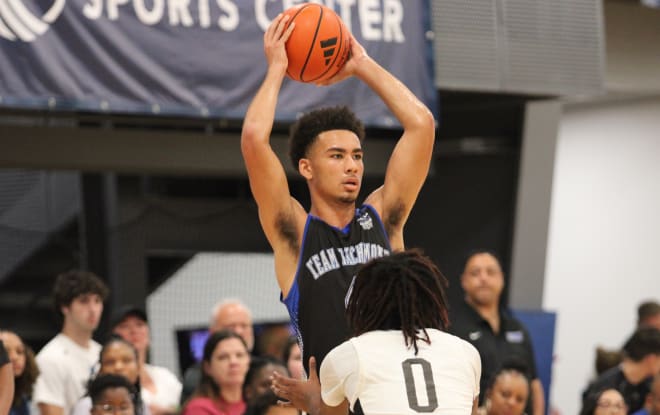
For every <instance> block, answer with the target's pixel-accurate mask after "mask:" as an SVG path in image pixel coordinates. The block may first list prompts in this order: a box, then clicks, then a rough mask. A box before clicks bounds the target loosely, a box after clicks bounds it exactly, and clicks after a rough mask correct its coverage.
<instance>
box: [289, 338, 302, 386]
mask: <svg viewBox="0 0 660 415" xmlns="http://www.w3.org/2000/svg"><path fill="white" fill-rule="evenodd" d="M284 363H285V364H286V368H287V369H288V370H289V373H290V374H291V377H292V378H294V379H305V369H304V368H303V364H302V352H301V351H300V345H298V339H297V338H296V337H294V336H291V337H289V341H288V342H287V344H286V347H285V348H284Z"/></svg>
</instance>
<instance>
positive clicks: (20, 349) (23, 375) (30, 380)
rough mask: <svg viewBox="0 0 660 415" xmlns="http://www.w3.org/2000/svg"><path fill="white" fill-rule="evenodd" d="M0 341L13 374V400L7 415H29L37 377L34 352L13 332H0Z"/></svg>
mask: <svg viewBox="0 0 660 415" xmlns="http://www.w3.org/2000/svg"><path fill="white" fill-rule="evenodd" d="M0 340H2V342H3V343H4V345H5V349H7V354H8V355H9V360H10V361H11V365H12V369H13V372H14V400H13V402H12V405H11V410H10V411H9V415H29V414H30V398H31V396H32V388H33V386H34V382H35V381H36V380H37V376H38V375H39V368H38V367H37V362H36V361H35V360H34V352H33V351H32V349H31V348H30V347H28V346H26V345H25V344H24V343H23V340H22V339H21V338H20V337H18V335H17V334H16V333H14V332H11V331H3V330H0Z"/></svg>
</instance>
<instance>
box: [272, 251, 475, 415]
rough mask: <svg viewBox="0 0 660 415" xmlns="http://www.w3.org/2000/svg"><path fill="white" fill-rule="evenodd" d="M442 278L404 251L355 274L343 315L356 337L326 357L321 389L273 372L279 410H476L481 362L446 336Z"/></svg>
mask: <svg viewBox="0 0 660 415" xmlns="http://www.w3.org/2000/svg"><path fill="white" fill-rule="evenodd" d="M446 286H447V280H446V279H445V277H444V276H443V275H442V274H441V273H440V271H439V270H438V268H437V267H436V266H435V265H434V264H433V262H431V260H430V259H429V258H427V257H425V256H423V255H421V254H420V252H419V251H416V250H411V251H404V252H399V253H395V254H392V255H391V256H389V257H383V258H377V259H374V260H373V261H371V262H369V263H368V264H367V265H365V266H364V267H363V268H361V269H360V270H359V271H358V274H357V277H356V279H355V284H354V287H353V292H352V293H351V297H350V299H349V302H348V307H347V309H346V315H347V317H348V321H349V325H350V326H351V329H352V331H353V335H354V336H355V337H353V338H351V339H350V340H348V341H346V342H344V343H342V344H340V345H339V346H337V347H335V348H334V349H332V350H331V351H330V353H328V355H327V356H326V358H325V360H324V361H323V363H322V364H321V377H320V385H319V378H318V377H317V375H316V369H315V363H314V360H313V359H312V361H311V362H310V371H311V372H310V378H309V380H307V381H299V380H295V379H292V378H287V377H284V376H282V375H279V374H273V385H272V389H273V391H274V392H275V393H276V394H277V395H278V396H280V397H282V398H285V399H287V400H288V401H289V402H288V403H283V404H284V405H286V406H290V405H293V406H295V407H296V408H298V409H300V410H303V411H305V412H308V413H310V414H312V415H319V414H323V415H327V414H332V415H334V414H337V415H339V414H342V415H346V414H347V413H348V409H349V407H350V409H351V411H352V412H354V413H364V414H367V415H369V414H385V413H388V414H415V413H419V412H424V413H436V414H444V415H459V414H461V415H467V414H470V413H472V412H473V411H475V410H476V408H477V403H478V395H479V377H480V375H481V360H480V358H479V353H478V352H477V349H475V348H474V346H472V345H471V344H470V343H468V342H466V341H465V340H462V339H460V338H458V337H456V336H453V335H451V334H448V333H446V332H445V331H444V330H445V329H446V328H447V322H448V318H447V302H446V299H445V294H444V290H445V288H446Z"/></svg>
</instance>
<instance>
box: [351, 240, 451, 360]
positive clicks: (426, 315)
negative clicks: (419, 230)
mask: <svg viewBox="0 0 660 415" xmlns="http://www.w3.org/2000/svg"><path fill="white" fill-rule="evenodd" d="M447 285H448V284H447V279H446V278H445V277H444V275H442V273H441V272H440V270H439V269H438V267H437V266H436V265H435V264H434V263H433V261H431V259H430V258H428V257H427V256H425V255H423V254H422V252H421V251H420V250H418V249H411V250H407V251H403V252H398V253H394V254H392V255H390V256H386V257H382V258H378V259H374V260H372V261H370V262H368V263H367V264H365V265H364V266H363V267H362V268H360V270H359V271H358V273H357V275H356V277H355V281H354V285H353V288H352V292H351V293H350V294H349V295H350V298H349V301H348V306H347V308H346V315H347V319H348V323H349V325H350V327H351V329H352V330H353V335H354V336H359V335H361V334H363V333H366V332H368V331H373V330H401V331H402V332H403V336H404V339H405V342H406V346H408V347H413V348H414V349H415V354H417V352H418V351H419V348H418V346H417V341H418V340H421V341H424V342H426V343H427V344H430V343H431V340H430V338H429V335H428V333H427V331H426V329H429V328H432V329H438V330H446V329H447V327H448V325H449V318H448V317H447V299H446V297H445V289H446V287H447Z"/></svg>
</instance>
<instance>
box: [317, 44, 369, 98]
mask: <svg viewBox="0 0 660 415" xmlns="http://www.w3.org/2000/svg"><path fill="white" fill-rule="evenodd" d="M348 41H349V42H350V50H349V53H348V60H347V61H346V63H345V64H344V66H343V67H342V68H341V69H340V70H339V72H337V74H336V75H335V76H333V77H332V78H330V79H327V80H325V81H321V82H318V83H317V84H316V85H319V86H327V85H332V84H336V83H337V82H341V81H343V80H344V79H346V78H349V77H351V76H353V75H355V74H356V73H357V72H358V69H359V68H360V66H361V65H363V64H364V62H365V61H366V60H368V59H369V55H367V51H366V50H365V49H364V47H363V46H362V45H361V44H360V43H359V42H358V41H357V40H355V37H353V35H351V36H350V38H349V39H348Z"/></svg>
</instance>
